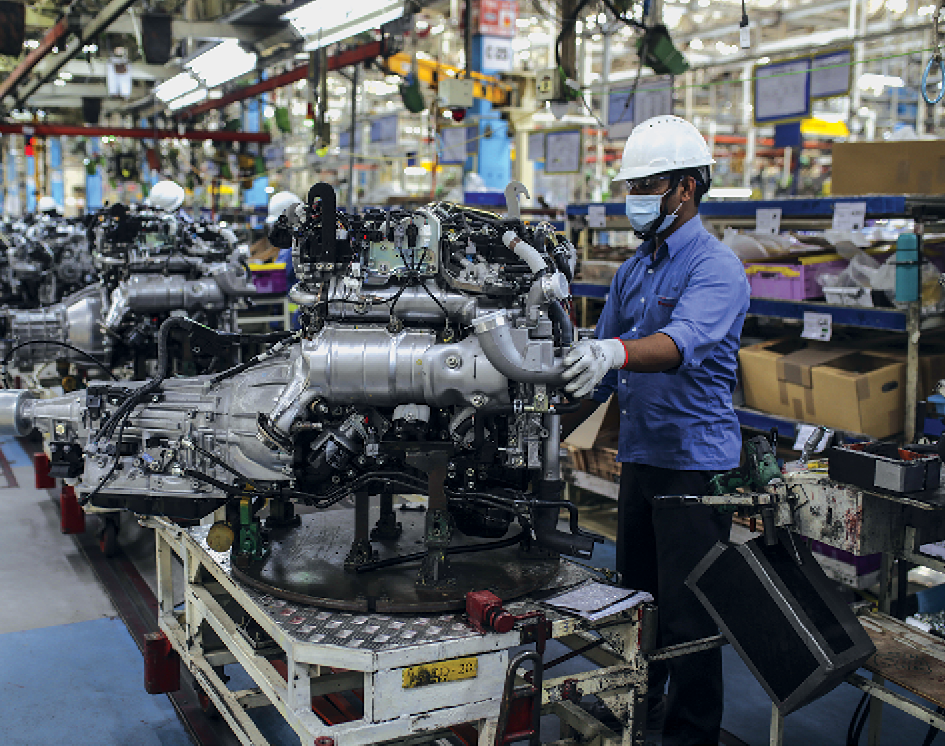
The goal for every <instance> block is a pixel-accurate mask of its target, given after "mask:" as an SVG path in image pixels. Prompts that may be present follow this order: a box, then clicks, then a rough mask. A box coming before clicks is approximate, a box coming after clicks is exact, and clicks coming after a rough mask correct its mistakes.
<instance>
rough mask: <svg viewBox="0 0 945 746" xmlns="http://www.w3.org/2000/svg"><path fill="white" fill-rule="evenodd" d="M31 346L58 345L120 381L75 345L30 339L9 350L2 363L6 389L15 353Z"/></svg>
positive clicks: (108, 369)
mask: <svg viewBox="0 0 945 746" xmlns="http://www.w3.org/2000/svg"><path fill="white" fill-rule="evenodd" d="M30 345H56V346H58V347H65V348H67V349H69V350H72V351H73V352H77V353H79V354H80V355H82V356H83V357H85V358H86V359H87V360H89V361H91V362H93V363H95V365H97V366H98V367H99V368H100V369H101V370H103V371H105V372H106V373H107V374H108V375H109V376H111V379H112V380H113V381H117V380H118V377H117V376H116V375H115V374H114V373H112V371H111V369H110V368H108V367H106V366H105V363H103V362H102V361H101V360H99V359H98V358H97V357H95V356H94V355H90V354H89V353H88V352H86V351H85V350H82V349H79V348H78V347H76V346H75V345H71V344H69V343H68V342H60V341H59V340H57V339H30V340H27V341H26V342H20V343H19V344H18V345H14V346H13V347H11V348H10V349H9V350H7V354H6V355H4V356H3V361H2V362H0V373H2V378H3V387H4V388H7V380H6V379H7V375H6V373H7V365H9V364H10V360H11V359H12V358H13V353H15V352H16V351H17V350H19V349H22V348H23V347H29V346H30Z"/></svg>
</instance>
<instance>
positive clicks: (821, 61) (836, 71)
mask: <svg viewBox="0 0 945 746" xmlns="http://www.w3.org/2000/svg"><path fill="white" fill-rule="evenodd" d="M852 74H853V48H852V47H844V48H843V49H835V50H833V51H832V52H821V53H819V54H815V55H812V56H811V67H810V97H811V98H830V97H831V96H846V95H847V94H848V93H850V85H851V76H852Z"/></svg>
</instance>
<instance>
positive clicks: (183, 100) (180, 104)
mask: <svg viewBox="0 0 945 746" xmlns="http://www.w3.org/2000/svg"><path fill="white" fill-rule="evenodd" d="M205 98H207V89H206V88H198V89H197V90H196V91H191V92H190V93H185V94H184V95H183V96H181V97H180V98H175V99H174V100H173V101H171V102H170V103H168V107H169V108H170V110H171V111H177V110H178V109H183V108H184V107H185V106H193V105H194V104H199V103H200V102H201V101H203V100H204V99H205Z"/></svg>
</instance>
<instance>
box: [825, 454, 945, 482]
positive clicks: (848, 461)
mask: <svg viewBox="0 0 945 746" xmlns="http://www.w3.org/2000/svg"><path fill="white" fill-rule="evenodd" d="M828 458H829V461H828V467H827V474H828V476H829V477H830V478H831V479H834V480H836V481H837V482H844V483H845V484H852V485H855V486H857V487H865V488H866V489H873V488H879V489H883V490H889V491H890V492H899V493H906V492H920V491H922V490H932V489H938V487H939V480H940V474H941V466H942V462H941V461H940V460H939V457H938V456H935V455H928V454H921V453H915V452H914V451H907V450H905V449H903V448H900V447H899V446H897V445H896V444H895V443H881V442H880V443H876V442H873V443H854V444H851V445H845V446H837V447H835V448H833V449H831V451H830V454H829V456H828Z"/></svg>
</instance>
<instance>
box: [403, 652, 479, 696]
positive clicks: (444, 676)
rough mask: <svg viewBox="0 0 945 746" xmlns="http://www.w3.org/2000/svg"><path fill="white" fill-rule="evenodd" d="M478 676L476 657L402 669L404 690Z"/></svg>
mask: <svg viewBox="0 0 945 746" xmlns="http://www.w3.org/2000/svg"><path fill="white" fill-rule="evenodd" d="M478 675H479V660H478V659H477V658H476V657H471V658H453V659H452V660H448V661H438V662H436V663H424V664H422V665H419V666H408V667H407V668H405V669H404V689H416V688H418V687H421V686H429V685H430V684H442V683H444V682H446V681H461V680H463V679H474V678H476V677H477V676H478Z"/></svg>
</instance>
